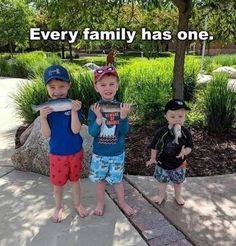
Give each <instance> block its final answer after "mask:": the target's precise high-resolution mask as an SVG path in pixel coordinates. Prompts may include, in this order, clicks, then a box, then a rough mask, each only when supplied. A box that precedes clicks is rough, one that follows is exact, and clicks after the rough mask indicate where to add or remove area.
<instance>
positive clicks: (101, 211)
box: [92, 203, 105, 216]
mask: <svg viewBox="0 0 236 246" xmlns="http://www.w3.org/2000/svg"><path fill="white" fill-rule="evenodd" d="M104 207H105V206H104V204H100V203H98V204H97V207H96V208H95V209H94V210H93V213H92V214H94V215H97V216H103V214H104Z"/></svg>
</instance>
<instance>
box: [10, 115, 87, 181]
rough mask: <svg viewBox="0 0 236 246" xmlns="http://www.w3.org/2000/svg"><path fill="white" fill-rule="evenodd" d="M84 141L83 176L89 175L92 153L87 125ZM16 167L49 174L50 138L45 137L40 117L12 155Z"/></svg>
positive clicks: (84, 128)
mask: <svg viewBox="0 0 236 246" xmlns="http://www.w3.org/2000/svg"><path fill="white" fill-rule="evenodd" d="M80 134H81V136H82V138H83V140H84V142H83V148H84V160H83V172H82V177H87V176H88V172H89V166H90V160H91V155H92V137H90V135H89V134H88V129H87V126H86V125H82V128H81V132H80ZM11 159H12V162H13V165H14V166H15V168H16V169H18V170H22V171H29V172H36V173H40V174H43V175H47V176H48V175H49V162H48V139H45V138H43V136H42V134H41V130H40V120H39V117H38V118H37V119H36V120H35V121H34V123H33V128H32V131H31V133H30V134H29V137H28V138H27V140H26V141H25V143H24V145H22V146H21V147H20V148H18V149H16V150H15V151H14V153H13V155H12V157H11Z"/></svg>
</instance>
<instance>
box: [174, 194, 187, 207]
mask: <svg viewBox="0 0 236 246" xmlns="http://www.w3.org/2000/svg"><path fill="white" fill-rule="evenodd" d="M175 201H176V203H177V204H178V205H179V206H184V203H185V200H184V198H183V197H182V196H181V195H179V196H175Z"/></svg>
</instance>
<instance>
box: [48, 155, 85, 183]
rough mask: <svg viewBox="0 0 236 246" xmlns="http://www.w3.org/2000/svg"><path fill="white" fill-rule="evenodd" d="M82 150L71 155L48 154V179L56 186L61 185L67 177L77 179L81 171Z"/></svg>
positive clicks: (72, 179) (73, 180)
mask: <svg viewBox="0 0 236 246" xmlns="http://www.w3.org/2000/svg"><path fill="white" fill-rule="evenodd" d="M82 159H83V150H81V151H80V152H77V153H75V154H73V155H53V154H49V163H50V181H51V183H52V184H54V185H57V186H63V185H64V184H65V183H66V182H67V180H68V179H69V180H70V181H72V182H75V181H77V180H79V178H80V175H81V171H82Z"/></svg>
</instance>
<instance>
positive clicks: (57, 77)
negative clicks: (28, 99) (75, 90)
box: [45, 75, 70, 84]
mask: <svg viewBox="0 0 236 246" xmlns="http://www.w3.org/2000/svg"><path fill="white" fill-rule="evenodd" d="M52 79H59V80H63V81H66V82H68V83H70V80H69V79H68V78H65V77H62V76H55V75H54V76H51V77H49V78H48V79H47V80H46V81H45V84H47V83H48V82H49V81H50V80H52Z"/></svg>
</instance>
